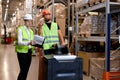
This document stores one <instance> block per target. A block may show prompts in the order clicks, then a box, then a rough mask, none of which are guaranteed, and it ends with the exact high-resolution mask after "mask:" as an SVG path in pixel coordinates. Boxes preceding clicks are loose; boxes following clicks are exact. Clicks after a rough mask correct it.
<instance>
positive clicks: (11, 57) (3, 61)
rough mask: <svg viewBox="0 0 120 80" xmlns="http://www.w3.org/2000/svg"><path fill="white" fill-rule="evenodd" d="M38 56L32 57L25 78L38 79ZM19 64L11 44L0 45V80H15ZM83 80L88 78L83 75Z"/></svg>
mask: <svg viewBox="0 0 120 80" xmlns="http://www.w3.org/2000/svg"><path fill="white" fill-rule="evenodd" d="M38 64H39V57H38V56H33V57H32V64H31V67H30V71H29V74H28V78H27V80H38ZM18 73H19V65H18V61H17V56H16V53H15V51H14V46H13V45H1V46H0V80H17V76H18ZM83 80H90V79H89V78H88V77H86V76H84V79H83Z"/></svg>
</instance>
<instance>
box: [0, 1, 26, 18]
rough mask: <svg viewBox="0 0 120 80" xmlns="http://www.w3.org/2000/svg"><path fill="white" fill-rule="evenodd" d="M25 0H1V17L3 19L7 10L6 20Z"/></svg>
mask: <svg viewBox="0 0 120 80" xmlns="http://www.w3.org/2000/svg"><path fill="white" fill-rule="evenodd" d="M24 1H25V0H2V17H3V20H4V18H5V14H6V11H7V17H6V20H9V19H10V18H11V17H12V16H14V13H15V12H16V10H17V8H18V7H20V6H21V5H22V4H23V2H24Z"/></svg>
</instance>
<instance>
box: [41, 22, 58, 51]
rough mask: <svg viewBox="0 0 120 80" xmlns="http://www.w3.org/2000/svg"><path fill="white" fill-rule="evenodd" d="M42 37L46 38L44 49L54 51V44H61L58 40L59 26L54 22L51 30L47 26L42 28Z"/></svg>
mask: <svg viewBox="0 0 120 80" xmlns="http://www.w3.org/2000/svg"><path fill="white" fill-rule="evenodd" d="M42 36H44V37H45V41H44V44H43V49H44V50H48V49H52V45H53V44H59V38H58V25H57V24H56V23H54V22H52V23H51V29H49V28H48V26H47V25H46V24H44V25H43V27H42Z"/></svg>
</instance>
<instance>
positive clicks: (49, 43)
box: [38, 10, 64, 55]
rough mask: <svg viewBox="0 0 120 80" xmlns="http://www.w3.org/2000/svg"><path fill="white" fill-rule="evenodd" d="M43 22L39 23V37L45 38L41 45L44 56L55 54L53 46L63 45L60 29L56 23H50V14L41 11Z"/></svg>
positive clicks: (46, 11)
mask: <svg viewBox="0 0 120 80" xmlns="http://www.w3.org/2000/svg"><path fill="white" fill-rule="evenodd" d="M42 16H43V18H44V23H43V21H40V22H39V24H38V25H39V28H40V33H39V34H40V35H41V36H43V37H45V41H44V44H43V50H44V54H45V55H47V54H55V46H56V45H57V44H61V45H64V39H63V35H62V32H61V30H60V27H59V26H58V24H57V23H55V22H52V21H51V13H50V12H49V11H48V10H43V12H42Z"/></svg>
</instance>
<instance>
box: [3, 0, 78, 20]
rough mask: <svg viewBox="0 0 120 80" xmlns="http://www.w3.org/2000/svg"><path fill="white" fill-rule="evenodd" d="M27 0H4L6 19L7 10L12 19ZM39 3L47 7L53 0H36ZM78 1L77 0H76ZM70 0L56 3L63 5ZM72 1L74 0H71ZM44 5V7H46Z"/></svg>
mask: <svg viewBox="0 0 120 80" xmlns="http://www.w3.org/2000/svg"><path fill="white" fill-rule="evenodd" d="M24 1H25V0H2V17H3V20H4V21H5V14H6V11H7V16H6V20H10V18H11V17H13V16H14V14H15V12H16V10H17V8H21V6H22V5H23V4H24ZM35 1H38V2H39V3H44V5H46V6H47V7H48V6H50V5H51V4H52V0H35ZM74 1H75V2H76V0H74ZM67 2H68V0H55V3H62V4H63V5H65V6H67V5H68V3H67ZM70 2H72V0H70ZM46 6H43V7H46Z"/></svg>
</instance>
